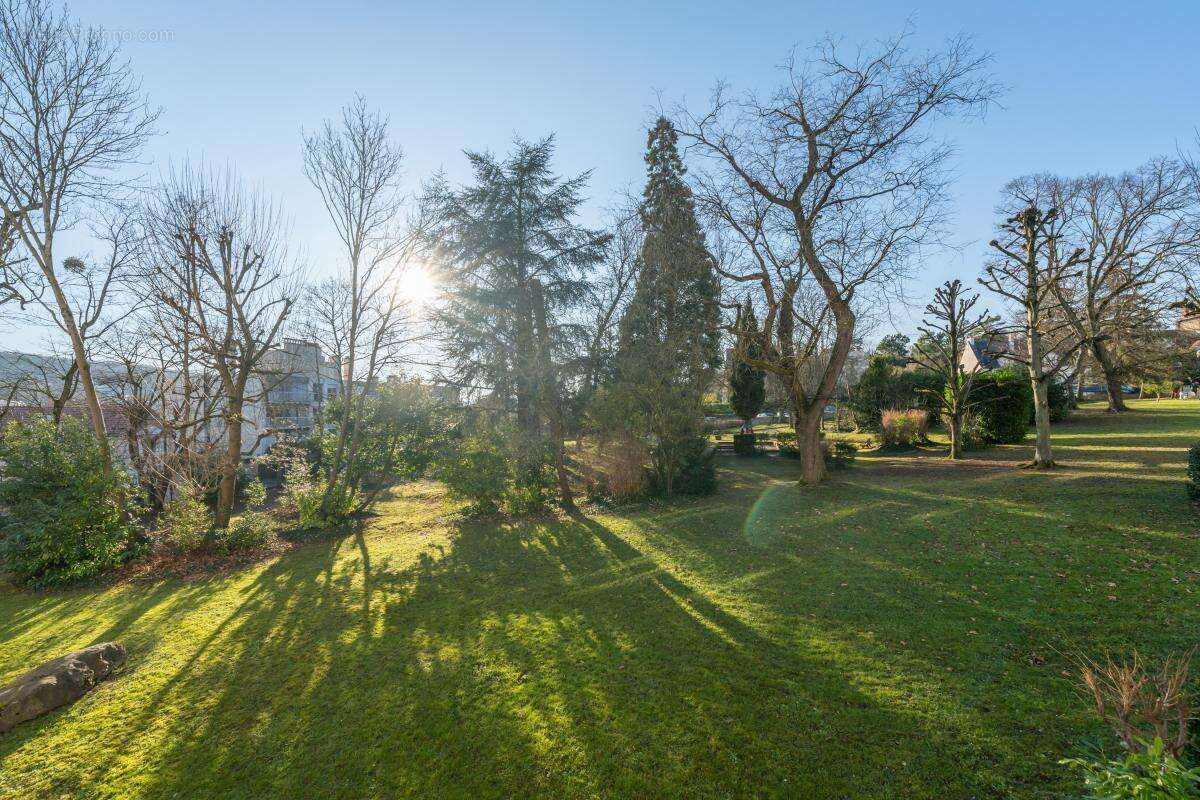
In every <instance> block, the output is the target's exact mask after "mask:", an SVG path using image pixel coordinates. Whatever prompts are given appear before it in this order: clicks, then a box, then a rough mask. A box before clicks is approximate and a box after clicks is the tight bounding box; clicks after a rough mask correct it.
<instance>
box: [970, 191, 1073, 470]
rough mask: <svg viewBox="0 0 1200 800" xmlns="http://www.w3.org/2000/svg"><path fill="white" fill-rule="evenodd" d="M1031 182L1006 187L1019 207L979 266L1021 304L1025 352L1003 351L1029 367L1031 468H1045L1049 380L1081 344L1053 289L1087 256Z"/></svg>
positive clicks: (991, 285)
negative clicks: (989, 258) (994, 255)
mask: <svg viewBox="0 0 1200 800" xmlns="http://www.w3.org/2000/svg"><path fill="white" fill-rule="evenodd" d="M1038 189H1039V185H1038V184H1037V183H1036V182H1032V183H1030V182H1025V181H1014V182H1013V183H1012V184H1010V185H1009V186H1008V187H1007V189H1006V194H1007V195H1008V198H1009V204H1010V205H1016V206H1017V207H1019V208H1020V210H1019V211H1017V212H1016V213H1015V214H1012V216H1009V217H1007V218H1006V219H1005V220H1004V222H1003V223H1002V224H1001V225H1000V230H1001V233H1002V237H1001V238H998V239H993V240H992V241H991V246H992V248H994V249H995V250H996V251H997V252H998V253H999V254H1000V257H999V258H998V259H996V260H995V261H994V262H993V263H991V264H989V265H988V266H987V267H985V268H984V277H982V278H980V279H979V280H980V283H982V284H983V285H984V286H985V287H987V288H988V289H990V290H991V291H993V292H995V293H996V294H999V295H1000V296H1002V297H1005V298H1008V299H1009V300H1012V301H1014V302H1015V303H1017V305H1018V306H1019V307H1020V308H1021V311H1022V314H1023V316H1022V320H1021V331H1022V334H1023V336H1024V339H1025V355H1024V356H1021V355H1018V354H1015V353H1011V352H1010V353H1008V356H1009V357H1010V358H1012V359H1013V360H1016V361H1019V362H1022V363H1024V364H1025V366H1026V368H1027V369H1028V370H1029V381H1030V385H1031V387H1032V389H1033V410H1034V426H1035V428H1036V431H1037V436H1036V441H1035V443H1034V456H1033V462H1032V463H1031V464H1030V466H1032V467H1035V468H1037V469H1049V468H1051V467H1053V466H1054V455H1053V452H1052V451H1051V449H1050V399H1049V390H1050V381H1051V380H1052V379H1053V378H1054V376H1055V375H1056V374H1058V373H1059V372H1060V371H1061V370H1062V369H1064V368H1065V367H1067V366H1068V365H1070V364H1071V363H1072V361H1073V358H1074V354H1075V351H1076V350H1077V349H1078V348H1079V347H1080V346H1081V344H1082V343H1081V342H1079V341H1078V340H1077V339H1076V338H1075V337H1074V336H1073V335H1072V333H1071V331H1070V329H1069V327H1068V325H1067V324H1066V323H1065V322H1062V321H1061V314H1055V313H1053V312H1054V311H1055V299H1054V295H1053V290H1054V287H1055V285H1056V284H1057V283H1058V282H1059V281H1064V280H1068V279H1069V278H1070V276H1071V275H1073V274H1074V273H1075V271H1076V269H1077V267H1078V266H1079V265H1080V264H1082V263H1083V262H1084V261H1085V260H1086V259H1087V254H1086V252H1085V251H1084V249H1083V248H1081V247H1080V248H1075V249H1074V250H1067V249H1064V248H1066V247H1069V245H1067V244H1066V243H1065V236H1064V234H1063V218H1062V217H1061V216H1060V215H1059V212H1058V209H1057V208H1048V209H1043V208H1042V207H1041V206H1039V205H1038V202H1039V199H1040V195H1039V191H1038Z"/></svg>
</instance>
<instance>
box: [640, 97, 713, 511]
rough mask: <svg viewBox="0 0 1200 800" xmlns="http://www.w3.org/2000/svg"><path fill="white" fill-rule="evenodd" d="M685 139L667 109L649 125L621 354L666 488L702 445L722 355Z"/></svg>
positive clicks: (710, 267) (671, 488) (710, 262)
mask: <svg viewBox="0 0 1200 800" xmlns="http://www.w3.org/2000/svg"><path fill="white" fill-rule="evenodd" d="M677 141H678V136H677V134H676V132H675V129H674V128H673V127H672V126H671V123H669V122H668V121H667V120H665V119H662V118H660V119H659V120H658V121H657V123H656V124H655V126H654V128H653V129H651V131H650V135H649V140H648V146H647V153H646V168H647V181H646V189H645V191H644V193H643V199H642V204H641V208H640V216H641V223H642V228H643V242H642V248H641V251H640V254H639V258H638V280H637V286H636V289H635V291H634V295H633V299H632V300H631V301H630V305H629V308H628V310H627V311H626V313H625V316H624V317H623V318H622V320H621V326H620V348H619V354H618V374H619V378H618V380H619V383H620V387H619V388H620V391H621V393H622V394H623V395H624V396H625V397H627V398H628V405H629V406H631V408H630V417H629V420H628V423H629V424H631V425H633V426H635V427H638V428H640V429H641V430H638V431H635V433H639V434H641V435H643V436H646V437H648V438H649V439H650V440H651V443H652V444H653V453H654V462H655V463H654V467H655V472H656V473H657V476H658V480H659V483H660V488H661V489H662V490H664V491H665V492H666V493H667V494H671V493H673V492H674V490H675V478H676V476H677V475H679V474H682V473H683V472H685V471H687V470H688V468H689V467H688V465H687V464H686V463H684V462H685V461H686V459H688V458H690V457H691V456H690V455H688V454H695V453H696V448H695V447H693V446H690V443H692V442H693V441H694V440H695V439H696V437H697V436H698V434H699V431H700V424H701V421H702V419H703V412H702V402H703V398H704V392H705V390H706V389H707V388H708V387H709V385H710V384H711V382H712V380H713V376H714V374H715V371H716V369H717V367H718V366H719V364H720V332H719V323H720V318H719V314H720V310H719V307H718V303H717V300H718V293H719V288H720V287H719V283H718V281H717V276H716V272H715V269H714V262H713V257H712V255H711V254H710V253H709V252H708V248H707V246H706V245H705V241H704V232H703V231H702V230H701V228H700V223H699V221H698V220H697V219H696V206H695V201H694V200H693V198H692V192H691V190H690V189H689V188H688V186H687V184H686V183H685V182H684V173H685V170H684V167H683V162H682V161H681V160H680V158H679V150H678V146H677Z"/></svg>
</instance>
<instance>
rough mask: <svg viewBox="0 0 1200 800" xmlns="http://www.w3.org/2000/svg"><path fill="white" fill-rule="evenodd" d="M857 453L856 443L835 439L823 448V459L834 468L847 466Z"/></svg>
mask: <svg viewBox="0 0 1200 800" xmlns="http://www.w3.org/2000/svg"><path fill="white" fill-rule="evenodd" d="M857 455H858V445H856V444H854V443H853V442H843V441H836V442H834V443H833V444H832V445H831V446H829V447H827V448H826V449H825V461H826V462H827V463H828V464H829V466H831V467H833V468H834V469H841V468H842V467H845V466H847V465H848V464H849V463H850V462H851V461H853V460H854V459H855V457H856V456H857Z"/></svg>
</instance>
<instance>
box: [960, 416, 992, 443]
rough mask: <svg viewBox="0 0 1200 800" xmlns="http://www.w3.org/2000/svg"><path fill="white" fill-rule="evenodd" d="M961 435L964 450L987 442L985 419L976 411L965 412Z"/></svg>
mask: <svg viewBox="0 0 1200 800" xmlns="http://www.w3.org/2000/svg"><path fill="white" fill-rule="evenodd" d="M959 435H960V437H961V438H962V442H961V443H962V448H963V449H964V450H972V449H974V448H976V447H980V446H982V445H984V444H986V443H987V439H986V437H985V436H984V432H983V419H982V418H981V417H980V416H979V414H976V413H975V412H974V411H968V412H967V413H965V414H963V418H962V427H961V429H960V430H959Z"/></svg>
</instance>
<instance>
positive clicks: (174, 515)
mask: <svg viewBox="0 0 1200 800" xmlns="http://www.w3.org/2000/svg"><path fill="white" fill-rule="evenodd" d="M176 489H177V491H176V495H175V498H174V499H173V500H169V501H168V502H167V503H166V505H164V506H163V510H162V514H161V515H160V516H159V527H160V529H161V530H162V532H163V534H164V535H165V536H166V539H167V541H169V542H171V544H173V545H175V546H176V547H178V548H180V549H181V550H195V549H197V548H199V547H201V546H203V544H204V541H205V539H206V538H207V536H208V530H209V528H210V527H211V524H212V519H211V517H210V515H209V513H208V506H206V505H205V504H204V491H203V490H202V489H201V488H200V487H199V486H197V485H196V484H195V483H194V482H192V481H190V480H185V481H183V482H182V483H181V484H180V485H179V486H178V487H176Z"/></svg>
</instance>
